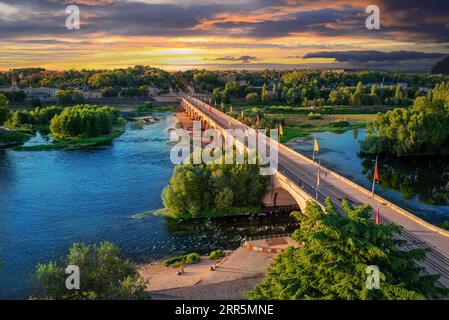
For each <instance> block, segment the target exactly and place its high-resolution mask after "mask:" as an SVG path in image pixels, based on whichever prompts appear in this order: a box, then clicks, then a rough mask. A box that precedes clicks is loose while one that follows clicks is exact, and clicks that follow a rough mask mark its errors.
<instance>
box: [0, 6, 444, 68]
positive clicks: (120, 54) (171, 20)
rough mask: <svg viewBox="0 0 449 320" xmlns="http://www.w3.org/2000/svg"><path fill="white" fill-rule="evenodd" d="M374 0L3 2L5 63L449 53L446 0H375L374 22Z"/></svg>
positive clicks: (0, 25)
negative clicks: (368, 22)
mask: <svg viewBox="0 0 449 320" xmlns="http://www.w3.org/2000/svg"><path fill="white" fill-rule="evenodd" d="M371 2H372V1H370V0H351V1H350V0H316V1H309V0H281V1H274V0H229V1H219V0H197V1H194V0H180V1H171V0H33V1H30V0H0V42H1V43H2V46H1V47H0V68H2V69H7V68H11V67H17V66H36V65H37V64H38V63H39V64H42V62H44V64H42V65H44V66H46V67H54V68H67V67H82V66H84V65H86V64H88V65H93V66H98V67H109V66H112V65H114V66H116V65H120V66H126V65H131V64H134V63H146V64H153V65H159V66H164V67H173V68H178V67H181V68H184V67H188V66H197V65H201V64H205V66H208V65H210V66H211V67H212V66H213V65H215V63H217V64H218V63H220V61H221V62H223V65H226V66H231V65H233V66H235V67H237V66H241V65H245V64H249V62H251V67H255V66H261V67H263V66H264V65H265V64H267V65H270V66H271V65H273V66H279V67H284V66H289V67H291V65H292V62H293V65H297V66H298V67H299V66H301V67H302V66H304V63H307V64H308V66H311V67H323V66H324V67H336V66H337V65H338V64H337V63H340V64H343V65H344V66H345V67H348V68H351V67H359V66H360V64H361V63H365V62H381V63H379V64H378V65H379V66H384V67H391V68H394V67H397V66H398V65H400V66H401V67H402V68H404V69H407V68H413V70H415V69H420V70H426V68H427V66H428V64H427V62H428V61H434V60H435V59H438V58H440V57H441V56H440V55H439V54H440V53H446V54H447V53H448V52H449V23H448V17H449V6H448V5H447V4H446V3H443V1H441V0H427V1H425V2H422V1H418V0H395V1H392V0H377V1H375V2H376V4H377V5H378V6H379V7H380V9H381V29H380V30H367V29H366V27H365V19H366V17H367V14H366V13H365V8H366V6H367V5H369V4H372V3H371ZM69 4H77V5H79V6H80V10H81V29H80V30H67V28H66V27H65V21H66V18H67V15H66V14H65V8H66V6H67V5H69ZM343 50H352V51H345V52H343ZM323 51H324V52H323ZM355 51H357V52H355ZM75 53H76V54H75ZM81 53H82V54H81ZM237 53H238V56H237ZM33 54H34V58H33ZM62 56H64V57H65V58H61V57H62ZM255 57H257V58H255ZM304 58H306V59H304ZM329 58H334V59H336V62H337V63H336V62H335V61H334V62H332V61H329V60H330V59H329ZM292 59H295V60H294V61H292ZM320 59H321V60H320ZM255 60H257V61H255ZM303 60H307V61H303ZM323 60H324V62H323ZM46 61H48V63H45V62H46ZM414 63H418V64H419V65H418V66H415V65H414ZM370 66H371V65H370Z"/></svg>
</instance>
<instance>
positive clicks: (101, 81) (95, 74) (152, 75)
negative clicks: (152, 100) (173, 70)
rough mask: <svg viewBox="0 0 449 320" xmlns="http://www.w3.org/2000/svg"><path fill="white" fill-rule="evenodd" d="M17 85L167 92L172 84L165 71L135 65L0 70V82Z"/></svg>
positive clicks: (169, 75) (172, 79) (173, 83)
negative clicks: (60, 69)
mask: <svg viewBox="0 0 449 320" xmlns="http://www.w3.org/2000/svg"><path fill="white" fill-rule="evenodd" d="M13 78H14V79H15V80H16V81H17V84H18V85H19V86H21V87H29V86H33V87H51V88H58V89H67V88H74V87H88V88H91V89H106V88H108V89H109V90H112V89H111V88H114V87H122V88H139V87H142V86H152V87H155V88H158V89H160V90H161V91H164V92H168V90H169V88H170V87H175V86H176V80H175V78H174V77H173V76H172V75H171V74H170V73H168V72H166V71H163V70H161V69H157V68H152V67H149V66H135V67H132V68H126V69H115V70H86V69H83V70H67V71H49V70H45V69H42V68H27V69H13V70H10V71H8V72H0V85H9V84H11V82H12V79H13Z"/></svg>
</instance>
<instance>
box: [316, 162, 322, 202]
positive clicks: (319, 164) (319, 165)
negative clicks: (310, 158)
mask: <svg viewBox="0 0 449 320" xmlns="http://www.w3.org/2000/svg"><path fill="white" fill-rule="evenodd" d="M320 169H321V159H318V176H317V178H316V196H315V199H316V200H318V190H319V188H320Z"/></svg>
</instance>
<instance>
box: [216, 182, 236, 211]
mask: <svg viewBox="0 0 449 320" xmlns="http://www.w3.org/2000/svg"><path fill="white" fill-rule="evenodd" d="M233 202H234V192H232V190H231V189H229V188H228V187H226V188H224V189H223V190H222V191H220V192H218V194H217V195H216V196H215V207H216V208H217V209H218V210H222V211H226V210H229V208H231V206H232V204H233Z"/></svg>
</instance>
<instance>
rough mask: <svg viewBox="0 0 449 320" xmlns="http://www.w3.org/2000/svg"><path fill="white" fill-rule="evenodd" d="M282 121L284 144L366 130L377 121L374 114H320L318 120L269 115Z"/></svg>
mask: <svg viewBox="0 0 449 320" xmlns="http://www.w3.org/2000/svg"><path fill="white" fill-rule="evenodd" d="M267 117H268V118H270V117H273V118H276V119H282V120H283V121H284V122H285V127H283V130H284V135H283V136H282V137H281V142H282V143H287V142H290V141H292V140H293V139H296V138H300V137H307V136H309V135H311V134H313V133H317V132H333V133H344V132H346V131H350V130H354V129H364V128H366V124H367V123H368V122H369V121H372V120H374V119H375V117H376V115H372V114H320V116H319V118H318V119H312V118H311V117H309V116H308V115H290V114H289V115H278V114H276V115H267Z"/></svg>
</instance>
